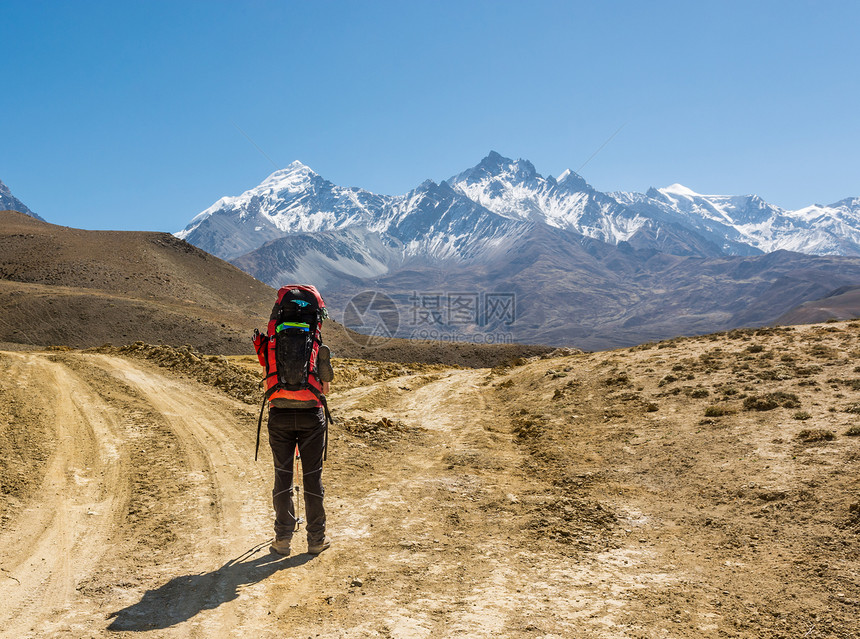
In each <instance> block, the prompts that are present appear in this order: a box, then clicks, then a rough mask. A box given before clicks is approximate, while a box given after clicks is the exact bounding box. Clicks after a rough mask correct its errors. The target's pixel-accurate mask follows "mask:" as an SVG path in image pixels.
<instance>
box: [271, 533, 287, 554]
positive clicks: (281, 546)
mask: <svg viewBox="0 0 860 639" xmlns="http://www.w3.org/2000/svg"><path fill="white" fill-rule="evenodd" d="M290 541H292V540H291V539H290V538H289V537H280V538H279V537H276V538H275V541H273V542H272V545H271V546H269V550H271V551H272V552H276V553H278V554H279V555H289V554H290Z"/></svg>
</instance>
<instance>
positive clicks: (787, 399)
mask: <svg viewBox="0 0 860 639" xmlns="http://www.w3.org/2000/svg"><path fill="white" fill-rule="evenodd" d="M779 406H782V407H783V408H800V398H798V396H797V395H795V394H794V393H784V392H782V391H777V392H775V393H767V394H766V395H750V396H749V397H747V398H746V399H744V410H758V411H765V410H773V409H774V408H778V407H779Z"/></svg>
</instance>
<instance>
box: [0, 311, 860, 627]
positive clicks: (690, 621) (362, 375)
mask: <svg viewBox="0 0 860 639" xmlns="http://www.w3.org/2000/svg"><path fill="white" fill-rule="evenodd" d="M858 359H860V323H858V322H841V323H828V324H819V325H810V326H798V327H793V328H772V329H761V330H758V331H752V330H747V331H732V332H730V333H723V334H718V335H709V336H702V337H696V338H679V339H675V340H670V341H666V342H660V343H655V344H646V345H643V346H639V347H634V348H631V349H624V350H616V351H607V352H600V353H590V354H568V355H563V356H558V357H549V356H544V358H540V357H534V358H525V359H520V360H518V361H516V362H513V363H512V364H511V365H508V366H498V367H496V368H492V369H490V368H484V369H481V368H477V369H476V368H455V367H450V366H445V365H435V364H403V363H385V362H370V361H363V360H355V359H346V360H345V359H339V360H336V362H335V363H336V371H337V374H338V378H337V380H336V383H335V384H334V385H333V391H332V394H331V402H330V403H331V406H332V408H333V410H334V415H335V419H336V420H337V424H336V425H335V426H334V427H332V432H331V444H330V448H329V459H328V462H327V466H326V469H325V482H326V490H327V495H326V503H327V508H328V513H329V529H330V532H331V535H332V537H333V539H334V543H333V545H332V547H331V549H330V550H328V551H326V552H325V553H323V554H322V555H320V556H319V557H316V558H314V557H311V556H310V555H308V554H305V553H304V549H305V548H304V544H303V541H302V537H301V535H299V536H298V537H297V538H296V539H297V542H294V553H293V555H292V556H290V557H288V558H281V557H279V556H277V555H273V554H270V553H269V550H268V542H269V541H270V539H271V516H272V514H271V507H270V490H271V481H272V468H271V461H270V456H269V455H268V451H267V450H266V448H267V447H266V445H265V438H264V440H263V446H262V447H261V459H260V461H259V462H257V463H254V461H253V454H254V452H253V451H254V439H255V427H256V416H257V409H258V405H257V399H258V397H259V396H260V395H259V387H258V384H257V380H258V379H259V377H258V376H259V371H258V370H257V365H256V362H255V361H254V360H253V358H252V357H248V356H236V357H230V358H224V357H221V356H206V355H201V354H200V353H199V352H197V351H195V350H194V349H193V348H181V349H171V348H167V347H150V346H146V345H144V344H142V343H141V344H137V345H132V346H129V347H124V348H104V349H98V350H90V351H79V350H69V349H54V350H31V351H16V352H5V353H0V371H2V372H0V482H2V496H0V601H2V602H3V605H2V610H0V634H2V636H4V637H10V638H12V637H14V638H16V639H17V638H23V637H75V638H77V637H114V636H116V637H123V636H127V637H132V636H145V637H200V638H204V637H206V638H208V637H283V636H296V637H317V636H318V637H404V638H405V637H431V636H435V637H500V636H501V637H545V638H549V637H595V638H597V637H600V638H609V637H612V638H622V637H623V638H628V637H629V638H658V637H689V638H693V637H786V638H788V637H813V638H815V637H819V638H823V637H838V638H849V637H857V636H858V622H857V620H858V618H860V544H858V542H860V488H858V482H857V476H858V470H860V436H858V435H860V419H858V416H860V366H858V365H857V362H858Z"/></svg>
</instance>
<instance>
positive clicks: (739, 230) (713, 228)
mask: <svg viewBox="0 0 860 639" xmlns="http://www.w3.org/2000/svg"><path fill="white" fill-rule="evenodd" d="M611 195H612V196H613V197H614V198H615V199H616V200H617V201H618V202H619V203H620V204H622V205H624V206H626V207H627V208H628V209H630V210H633V211H636V212H637V213H639V214H640V215H642V216H645V217H648V218H651V219H660V220H663V221H666V222H674V223H676V224H679V225H682V226H685V227H687V228H689V229H691V230H693V231H695V232H697V233H699V234H700V235H702V236H703V237H705V238H707V239H709V240H710V241H712V242H715V243H717V244H719V245H720V247H721V249H722V250H723V252H724V253H726V254H729V255H748V254H753V253H759V252H762V253H770V252H773V251H777V250H780V249H784V250H788V251H795V252H798V253H807V254H810V255H860V198H853V199H852V198H849V199H846V200H842V201H841V202H837V203H836V204H831V205H829V206H820V205H814V206H809V207H806V208H803V209H799V210H797V211H789V210H785V209H782V208H780V207H778V206H774V205H772V204H768V203H767V202H765V201H764V200H762V199H761V198H760V197H758V196H757V195H740V196H737V195H735V196H732V195H702V194H700V193H696V192H695V191H693V190H691V189H689V188H687V187H685V186H683V185H681V184H673V185H671V186H668V187H665V188H662V189H654V188H651V189H649V190H648V192H647V193H645V194H642V193H623V192H622V193H612V194H611Z"/></svg>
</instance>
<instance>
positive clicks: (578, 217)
mask: <svg viewBox="0 0 860 639" xmlns="http://www.w3.org/2000/svg"><path fill="white" fill-rule="evenodd" d="M447 181H448V183H449V184H450V185H451V186H452V188H454V189H456V190H458V191H460V192H461V193H463V194H464V195H465V196H467V197H468V198H469V199H471V200H474V201H475V202H478V203H479V204H481V205H482V206H485V207H486V208H488V209H489V210H491V211H493V212H495V213H498V214H499V215H503V216H505V217H509V218H511V219H515V220H531V221H538V222H544V223H545V224H548V225H550V226H555V227H556V228H561V229H569V230H574V231H577V232H578V233H581V234H582V235H585V236H586V237H593V238H597V239H600V240H603V241H606V242H609V243H610V244H617V243H618V242H619V241H627V240H629V239H630V238H631V237H633V235H634V234H635V233H636V231H638V230H639V229H640V228H641V227H642V226H643V225H644V224H646V223H647V221H648V219H647V218H646V217H643V216H641V215H638V214H636V213H635V212H631V211H629V210H628V209H626V208H625V207H624V206H622V205H620V204H619V203H618V202H617V201H616V200H615V199H613V198H612V197H610V196H608V195H606V194H605V193H602V192H600V191H597V190H595V189H594V188H593V187H592V186H591V185H590V184H588V183H587V182H586V181H585V180H584V179H583V178H582V177H581V176H580V175H577V174H576V173H574V172H573V171H571V170H569V169H568V170H567V171H565V172H564V173H562V174H561V175H560V176H559V177H558V179H556V178H554V177H552V176H550V177H543V176H542V175H540V174H539V173H538V172H537V171H536V170H535V167H534V165H533V164H532V163H531V162H529V161H528V160H522V159H520V160H516V161H514V160H510V159H508V158H505V157H502V156H501V155H499V154H498V153H496V152H495V151H491V152H490V154H489V155H488V156H487V157H485V158H484V159H483V160H482V161H481V162H480V164H478V165H477V166H475V167H473V168H471V169H468V170H466V171H463V172H462V173H459V174H458V175H455V176H454V177H452V178H450V179H449V180H447Z"/></svg>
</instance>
